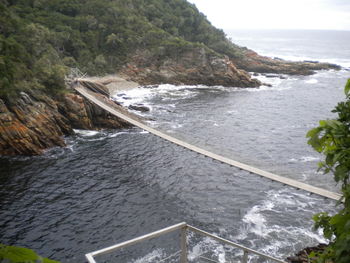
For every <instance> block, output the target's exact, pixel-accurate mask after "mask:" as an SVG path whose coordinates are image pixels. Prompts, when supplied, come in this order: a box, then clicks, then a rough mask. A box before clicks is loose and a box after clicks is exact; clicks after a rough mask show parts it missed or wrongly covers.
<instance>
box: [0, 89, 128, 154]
mask: <svg viewBox="0 0 350 263" xmlns="http://www.w3.org/2000/svg"><path fill="white" fill-rule="evenodd" d="M125 126H128V124H126V123H125V122H122V121H120V120H119V119H117V118H115V117H113V116H110V115H109V114H108V113H106V112H105V111H103V110H100V109H99V108H98V107H97V106H95V105H92V104H91V103H89V102H87V101H85V100H84V99H83V98H82V97H81V96H79V95H76V94H72V93H70V94H66V95H65V96H63V97H61V98H60V99H58V100H53V99H51V98H50V97H48V96H46V95H43V94H38V93H34V92H31V93H30V94H29V93H24V92H22V93H21V95H20V97H19V98H17V99H16V100H14V101H11V102H5V101H4V100H1V99H0V155H38V154H42V153H43V151H44V150H45V149H47V148H50V147H54V146H65V141H64V135H70V134H73V133H74V132H73V128H76V129H98V128H120V127H125Z"/></svg>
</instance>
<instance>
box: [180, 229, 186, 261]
mask: <svg viewBox="0 0 350 263" xmlns="http://www.w3.org/2000/svg"><path fill="white" fill-rule="evenodd" d="M180 239H181V241H180V242H181V257H180V262H181V263H187V226H184V227H183V228H181V234H180Z"/></svg>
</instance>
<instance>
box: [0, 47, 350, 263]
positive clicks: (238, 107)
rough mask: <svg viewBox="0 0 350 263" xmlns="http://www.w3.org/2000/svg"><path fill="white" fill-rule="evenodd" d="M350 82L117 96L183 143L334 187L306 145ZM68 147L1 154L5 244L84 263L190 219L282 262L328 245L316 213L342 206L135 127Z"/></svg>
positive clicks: (280, 82)
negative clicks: (141, 107)
mask: <svg viewBox="0 0 350 263" xmlns="http://www.w3.org/2000/svg"><path fill="white" fill-rule="evenodd" d="M320 41H321V40H320ZM284 45H286V46H288V44H286V43H284ZM271 52H272V51H271ZM276 55H278V53H277V54H276ZM349 60H350V59H349ZM348 76H349V72H348V71H346V70H342V71H337V72H336V71H323V72H319V73H317V74H316V75H313V76H308V77H298V76H296V77H292V78H287V79H280V78H266V77H263V76H259V78H260V79H262V80H263V81H265V82H269V83H271V84H272V85H273V86H272V87H271V88H269V87H262V88H261V89H245V90H240V89H235V88H231V89H230V88H222V87H204V86H199V87H193V86H192V87H186V86H181V87H174V86H171V85H162V86H160V87H159V88H154V89H146V88H143V89H136V90H132V91H129V92H127V94H126V95H121V96H116V97H117V98H118V100H120V101H121V102H123V103H124V104H130V103H137V102H140V103H143V104H145V105H148V106H149V107H150V108H151V112H150V113H148V114H146V116H148V117H152V118H153V119H154V120H155V121H152V122H150V125H152V126H154V127H157V128H159V129H161V130H163V131H167V132H169V133H171V134H172V135H174V136H175V137H178V138H181V139H184V140H185V141H188V142H191V143H193V144H196V145H199V146H201V147H204V148H206V149H209V150H212V151H214V152H217V153H219V154H223V155H225V156H229V157H231V158H233V159H237V160H239V161H242V162H245V163H247V164H251V165H254V166H257V167H259V168H262V169H265V170H268V171H271V172H275V173H277V174H281V175H284V176H288V177H290V178H294V179H297V180H300V181H304V182H307V183H310V184H313V185H317V186H321V187H324V188H327V189H330V190H333V191H336V189H337V188H336V186H335V185H334V184H333V182H332V179H331V178H328V176H324V175H322V174H317V173H316V172H315V171H316V167H317V162H318V161H319V160H320V158H321V156H319V155H317V154H316V153H315V152H314V151H313V150H312V149H310V148H309V147H308V146H307V144H306V138H305V134H306V132H307V130H309V129H310V128H312V127H314V126H315V125H316V124H317V121H318V120H319V119H322V118H327V117H332V114H331V113H330V110H331V109H332V108H333V107H334V105H335V104H336V102H338V101H339V100H341V99H342V98H343V97H344V96H343V91H342V90H343V86H344V84H345V81H346V78H347V77H348ZM123 98H124V99H123ZM67 143H68V147H67V148H64V149H61V148H56V149H52V150H50V151H48V152H47V153H46V154H45V155H44V156H41V157H33V158H1V159H0V185H1V191H0V195H1V196H0V197H1V198H0V206H1V208H0V209H1V214H0V223H1V226H0V237H1V239H0V242H2V243H6V244H13V245H18V246H27V247H31V248H33V249H35V250H37V251H38V252H39V253H41V254H43V255H45V256H47V257H52V258H54V259H59V260H61V261H62V262H84V254H85V253H87V252H90V251H93V250H96V249H99V248H103V247H105V246H109V245H112V244H114V243H117V242H120V241H124V240H127V239H130V238H132V237H135V236H138V235H141V234H144V233H147V232H150V231H153V230H157V229H159V228H162V227H165V226H169V225H171V224H175V223H179V222H183V221H186V222H187V223H190V224H192V225H194V226H196V227H199V228H203V229H205V230H207V231H209V232H211V233H215V234H218V235H220V236H223V237H225V238H228V239H231V240H233V241H237V242H240V243H242V244H244V245H246V246H249V247H251V248H254V249H258V250H260V251H263V252H266V253H269V254H272V255H275V256H278V257H282V258H283V257H285V256H287V255H289V254H291V253H293V252H295V251H296V250H298V249H300V248H302V247H304V246H306V245H314V244H317V243H318V242H320V241H323V239H322V237H321V235H320V233H317V232H314V231H313V230H312V222H311V220H310V218H311V217H312V215H313V214H314V213H317V212H320V211H330V212H332V211H335V209H334V205H335V204H334V202H333V201H330V200H327V199H324V198H321V197H318V196H315V195H309V194H308V193H305V192H303V191H297V190H295V189H292V188H290V187H286V186H283V185H281V184H279V183H275V182H272V181H269V180H267V179H264V178H260V177H258V176H255V175H252V174H250V173H248V172H244V171H240V170H238V169H235V168H232V167H229V166H227V165H225V164H221V163H219V162H217V161H213V160H211V159H209V158H205V157H203V156H201V155H198V154H196V153H193V152H190V151H187V150H185V149H183V148H181V147H178V146H175V145H172V144H170V143H169V142H166V141H163V140H162V139H159V138H157V137H155V136H153V135H151V134H148V133H145V132H143V131H141V130H139V129H136V128H135V129H130V130H123V131H104V132H92V131H78V133H77V135H76V136H73V137H69V138H67ZM195 241H198V243H197V242H195ZM190 243H191V245H190V258H192V259H193V258H195V256H197V255H199V254H201V253H204V252H205V251H206V249H209V248H210V249H211V250H213V251H214V253H213V254H212V255H211V256H213V257H214V258H215V257H216V259H219V260H220V262H224V259H225V257H227V258H228V257H229V256H230V255H231V252H230V251H227V250H225V249H224V247H223V246H220V245H217V244H215V243H213V242H210V241H209V240H207V239H198V238H197V237H195V236H193V237H191V242H190ZM177 244H178V243H177V242H176V241H175V242H174V241H173V240H172V239H171V237H170V238H165V239H164V240H160V241H154V243H152V242H150V243H147V244H146V245H142V246H137V247H135V249H134V250H126V251H124V252H122V253H121V254H119V257H118V260H119V262H154V261H155V258H157V257H160V256H164V255H168V254H169V253H170V251H173V250H174V249H175V248H176V247H177ZM114 260H116V259H114ZM103 261H105V262H111V261H113V260H111V259H102V261H101V262H103ZM253 261H254V260H253ZM253 261H252V262H253ZM169 262H170V261H169Z"/></svg>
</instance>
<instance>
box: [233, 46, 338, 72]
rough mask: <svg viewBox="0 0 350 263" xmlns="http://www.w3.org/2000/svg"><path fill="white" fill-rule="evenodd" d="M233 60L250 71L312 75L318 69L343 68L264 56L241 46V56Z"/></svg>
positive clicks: (238, 65)
mask: <svg viewBox="0 0 350 263" xmlns="http://www.w3.org/2000/svg"><path fill="white" fill-rule="evenodd" d="M232 61H233V63H234V64H235V65H236V66H237V67H238V68H240V69H244V70H246V71H249V72H258V73H276V74H288V75H311V74H314V73H315V71H316V70H329V69H335V70H339V69H340V68H341V67H340V66H338V65H335V64H330V63H319V62H317V61H303V62H294V61H286V60H283V59H280V58H269V57H264V56H260V55H259V54H257V53H256V52H254V51H252V50H250V49H247V48H241V56H239V57H237V58H232Z"/></svg>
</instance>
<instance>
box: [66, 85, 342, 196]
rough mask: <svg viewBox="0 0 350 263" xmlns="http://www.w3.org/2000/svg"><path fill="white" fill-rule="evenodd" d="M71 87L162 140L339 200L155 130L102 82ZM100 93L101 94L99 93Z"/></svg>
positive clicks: (318, 190)
mask: <svg viewBox="0 0 350 263" xmlns="http://www.w3.org/2000/svg"><path fill="white" fill-rule="evenodd" d="M71 87H72V88H73V89H74V90H76V91H77V92H78V93H79V94H80V95H82V96H83V97H85V98H86V99H88V100H89V101H91V102H92V103H94V104H96V105H98V106H99V107H101V108H102V109H104V110H106V111H108V112H109V113H111V114H112V115H114V116H116V117H118V118H120V119H122V120H124V121H127V122H129V123H130V124H132V125H134V126H137V127H139V128H141V129H143V130H145V131H148V132H149V133H152V134H154V135H156V136H158V137H160V138H162V139H164V140H167V141H169V142H171V143H174V144H177V145H179V146H181V147H184V148H186V149H188V150H191V151H193V152H196V153H199V154H202V155H204V156H207V157H209V158H212V159H214V160H217V161H219V162H222V163H226V164H228V165H230V166H234V167H237V168H239V169H242V170H245V171H248V172H250V173H252V174H256V175H259V176H262V177H265V178H268V179H270V180H273V181H276V182H279V183H281V184H284V185H288V186H291V187H294V188H296V189H301V190H304V191H306V192H309V193H313V194H316V195H319V196H323V197H326V198H330V199H333V200H337V201H338V200H340V198H341V195H340V194H338V193H335V192H331V191H328V190H326V189H322V188H319V187H316V186H312V185H309V184H306V183H303V182H299V181H296V180H293V179H290V178H286V177H283V176H280V175H277V174H273V173H270V172H267V171H264V170H261V169H259V168H256V167H252V166H250V165H247V164H244V163H241V162H238V161H235V160H232V159H230V158H227V157H224V156H222V155H219V154H216V153H213V152H210V151H207V150H205V149H202V148H200V147H197V146H195V145H193V144H190V143H188V142H185V141H182V140H179V139H177V138H175V137H172V136H170V135H168V134H166V133H164V132H161V131H159V130H156V129H154V128H152V127H150V126H148V125H147V124H145V123H144V122H143V121H142V120H140V119H139V118H137V117H134V116H132V115H131V114H128V113H127V111H125V110H121V107H120V106H117V105H116V104H115V103H113V101H112V100H110V99H109V93H108V88H107V87H105V86H104V85H103V84H100V83H97V82H92V81H87V80H84V79H76V80H75V81H73V82H72V83H71ZM101 94H102V95H101Z"/></svg>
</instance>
